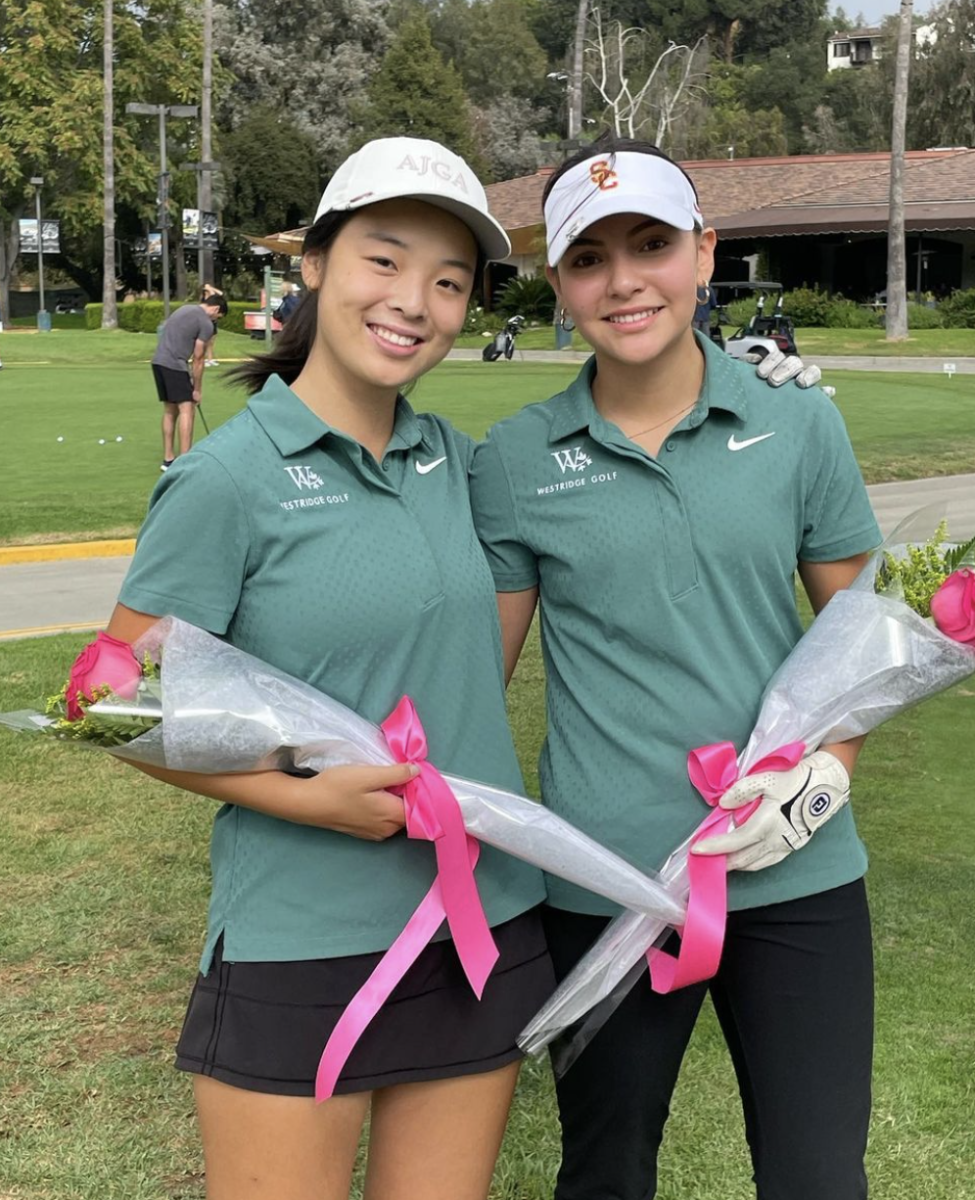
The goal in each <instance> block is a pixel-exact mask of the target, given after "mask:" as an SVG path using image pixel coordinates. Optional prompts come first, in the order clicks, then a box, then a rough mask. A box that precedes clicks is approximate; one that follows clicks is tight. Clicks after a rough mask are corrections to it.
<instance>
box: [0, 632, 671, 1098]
mask: <svg viewBox="0 0 975 1200" xmlns="http://www.w3.org/2000/svg"><path fill="white" fill-rule="evenodd" d="M140 663H141V664H142V665H141V666H140ZM72 714H74V717H73V718H72ZM0 723H4V724H8V725H12V726H13V727H15V728H17V729H28V730H32V731H34V732H39V733H41V734H45V735H48V736H54V737H57V738H63V739H69V740H71V741H73V742H75V743H76V744H81V745H89V746H95V747H100V748H102V749H106V750H108V751H109V752H110V753H112V754H114V755H116V756H117V757H119V758H123V759H127V760H129V761H131V762H136V763H143V764H146V765H151V766H157V767H164V768H168V769H170V770H176V771H191V772H202V773H205V774H223V773H230V772H248V771H266V770H274V769H278V770H282V769H297V770H302V769H310V770H312V771H315V772H320V771H324V770H327V769H329V768H332V767H340V766H348V765H355V764H359V765H367V766H392V765H394V764H395V763H402V762H410V763H414V764H415V765H416V766H417V767H418V768H419V770H418V773H417V774H416V776H415V777H414V778H413V779H412V780H411V782H410V783H408V784H407V785H406V786H405V789H404V806H405V811H406V827H407V833H408V834H409V836H412V837H420V838H425V839H427V840H429V841H432V842H433V844H434V848H435V852H436V859H437V868H438V874H437V878H436V880H435V882H434V884H433V886H432V887H431V890H430V892H429V893H428V894H427V897H426V898H425V899H424V901H423V902H422V903H421V905H420V907H419V908H418V909H417V910H416V912H415V913H414V914H413V917H411V918H410V921H409V922H408V924H407V927H406V929H405V930H404V932H403V934H401V935H400V937H399V938H398V939H397V941H396V943H394V945H393V947H391V949H390V952H389V953H388V955H387V957H386V958H384V959H383V961H382V962H381V963H380V966H379V968H377V976H381V978H380V979H378V981H376V982H373V980H370V981H369V982H367V984H366V985H365V987H364V988H363V990H362V992H361V993H360V996H357V997H356V999H355V1000H354V1001H353V1002H352V1004H350V1006H349V1007H348V1009H347V1010H346V1014H345V1015H344V1016H343V1018H342V1021H341V1022H340V1025H339V1027H338V1028H337V1029H336V1031H335V1033H334V1034H333V1037H332V1040H331V1041H330V1043H329V1048H328V1049H327V1050H326V1056H324V1057H323V1061H322V1065H321V1067H320V1072H319V1086H318V1093H317V1094H318V1096H319V1098H324V1097H325V1096H327V1095H328V1094H330V1090H331V1086H332V1085H333V1084H334V1080H335V1077H336V1076H337V1073H338V1071H339V1070H340V1069H341V1066H342V1063H343V1062H344V1061H345V1057H346V1056H347V1054H348V1053H349V1051H350V1050H351V1048H352V1045H353V1044H354V1042H355V1039H356V1038H357V1037H358V1035H359V1034H360V1033H361V1031H362V1029H363V1028H364V1027H365V1025H366V1024H367V1023H368V1021H369V1020H370V1019H371V1017H372V1016H373V1015H375V1012H376V1011H377V1009H378V1007H379V1006H380V1005H381V1004H382V1002H383V1000H384V998H385V996H387V995H388V994H389V992H390V991H391V990H392V988H393V987H394V986H395V984H396V982H397V981H398V979H399V978H401V977H402V974H403V973H404V972H405V970H406V969H407V968H408V967H409V965H410V963H411V962H412V961H413V959H415V957H416V955H417V954H418V953H419V952H420V950H421V949H422V947H423V946H424V945H426V943H427V942H428V941H429V940H430V938H432V937H433V935H434V934H435V933H436V931H437V929H438V928H439V926H440V925H441V924H442V923H443V921H444V919H446V920H447V921H448V924H449V925H450V929H451V932H452V933H453V935H454V941H455V944H456V945H457V950H458V954H459V956H460V958H461V961H462V963H463V965H464V968H465V971H466V972H467V976H468V979H469V980H470V982H471V985H472V987H473V988H474V990H475V991H476V992H477V993H478V994H480V990H481V988H482V987H483V984H484V981H485V979H486V978H487V975H488V974H489V973H490V970H491V967H492V966H493V963H494V960H495V958H496V950H495V948H494V944H493V940H492V938H491V935H490V930H489V929H488V928H487V924H486V920H485V917H484V913H483V910H482V909H481V907H480V901H479V898H478V896H477V890H476V884H475V879H474V866H475V864H476V862H477V854H478V845H477V843H478V842H479V841H483V842H487V843H488V844H490V845H493V846H495V847H497V848H499V849H501V850H505V851H506V852H508V853H509V854H512V855H514V856H515V857H517V858H521V859H524V860H526V861H527V862H530V863H533V864H535V865H536V866H539V867H541V868H542V869H543V870H546V871H550V872H552V873H554V874H556V875H561V876H563V877H564V878H566V879H569V880H571V881H572V882H574V883H577V884H578V885H579V886H581V887H584V888H588V889H589V890H591V891H594V892H597V893H599V894H601V895H604V896H607V897H609V898H610V899H612V900H614V901H615V902H616V903H618V904H621V905H623V906H624V907H627V908H629V909H631V910H636V911H639V912H643V913H647V914H653V915H654V917H655V919H658V920H661V921H664V922H675V921H678V922H679V921H680V920H681V919H682V917H683V909H682V907H681V906H680V904H679V903H678V902H676V901H675V900H674V899H672V898H671V896H670V894H669V893H668V892H667V891H666V890H665V889H664V888H663V887H661V886H660V884H659V883H658V882H657V881H656V880H655V879H654V878H652V877H649V876H647V875H644V874H643V873H642V872H641V871H639V870H637V869H636V868H635V867H633V866H631V865H630V864H629V863H627V862H625V861H624V860H623V859H621V858H620V857H619V856H618V855H616V854H614V853H613V852H611V851H609V850H607V849H606V848H605V847H603V846H600V845H599V844H598V843H597V842H595V841H593V840H592V839H591V838H589V837H587V836H586V835H585V834H583V833H581V832H580V831H579V830H577V829H576V828H575V827H574V826H572V825H570V824H568V822H566V821H564V820H562V819H561V818H560V817H557V816H555V814H553V813H550V812H549V811H548V810H547V809H545V808H543V807H542V806H541V805H539V804H536V803H534V802H533V801H531V800H527V799H525V798H524V797H523V796H518V795H515V794H514V793H512V792H507V791H503V790H501V789H499V788H494V787H491V786H489V785H487V784H482V783H476V782H474V781H472V780H468V779H460V778H457V777H455V776H449V775H446V776H442V775H440V773H439V772H438V771H437V770H436V768H435V767H434V766H433V764H431V763H430V762H429V761H428V760H427V751H426V740H425V738H424V735H423V730H422V726H421V725H420V722H419V717H418V715H417V713H416V712H415V710H414V709H413V706H412V704H411V703H410V702H409V700H408V699H407V698H406V697H404V699H403V700H402V701H401V702H400V704H399V705H398V706H397V708H396V709H395V710H394V712H393V713H392V714H391V715H390V717H389V718H387V720H386V721H385V722H384V723H383V728H382V729H380V728H379V727H377V726H376V725H373V724H371V723H370V722H368V721H366V720H364V719H363V718H361V717H359V716H358V715H357V714H356V713H354V712H352V711H351V710H350V709H348V708H346V707H345V706H344V705H342V704H339V703H338V702H337V701H335V700H332V699H331V698H330V697H328V696H326V695H324V694H323V693H321V692H319V691H317V690H316V689H315V688H313V687H311V686H309V685H308V684H305V683H303V682H302V681H301V680H298V679H295V678H293V677H292V676H290V675H287V674H286V673H285V672H283V671H279V670H277V669H276V668H274V667H272V666H269V665H268V664H267V663H263V662H261V661H259V660H258V659H256V658H254V657H252V656H251V655H249V654H246V653H244V652H243V651H241V650H238V649H237V648H235V647H234V646H231V645H229V644H228V643H226V642H224V641H221V640H220V639H219V638H216V637H214V636H213V635H211V634H209V633H207V632H205V631H204V630H202V629H197V628H196V627H194V626H192V625H188V624H186V623H185V622H182V621H179V620H176V619H175V618H172V617H168V618H165V619H164V620H162V621H159V622H157V624H156V625H154V626H153V627H152V628H151V629H150V630H149V631H148V632H147V633H146V634H145V635H144V636H143V637H142V638H141V639H140V640H139V641H138V642H137V643H136V644H135V646H134V647H132V648H130V647H129V646H128V645H127V644H126V643H124V642H118V641H117V640H116V639H114V638H110V637H108V636H107V635H105V634H99V636H98V638H97V639H96V640H95V642H94V643H93V644H92V645H91V646H89V647H88V648H87V649H86V650H85V651H84V652H83V653H82V655H81V657H80V658H79V660H78V661H77V663H76V664H75V667H74V668H73V670H72V673H71V678H70V680H69V682H68V683H67V684H66V685H65V688H63V689H62V691H61V692H60V693H59V694H58V695H57V696H55V697H52V699H51V700H50V701H49V703H48V712H47V715H45V716H42V715H41V714H38V713H32V712H29V713H8V714H0ZM471 736H476V731H475V730H472V731H471ZM360 997H364V998H363V999H362V1001H361V1002H360ZM330 1051H331V1053H330Z"/></svg>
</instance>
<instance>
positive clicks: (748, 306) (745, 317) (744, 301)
mask: <svg viewBox="0 0 975 1200" xmlns="http://www.w3.org/2000/svg"><path fill="white" fill-rule="evenodd" d="M718 294H719V295H720V292H719V293H718ZM721 307H722V308H723V309H724V311H725V312H726V313H727V314H728V324H729V325H734V326H735V327H736V328H737V327H738V326H739V325H747V324H748V322H749V321H750V320H751V318H752V317H753V316H754V314H755V297H754V296H752V297H750V298H749V297H748V296H743V297H742V298H741V299H740V300H732V301H731V302H730V303H729V304H723V305H722V306H721Z"/></svg>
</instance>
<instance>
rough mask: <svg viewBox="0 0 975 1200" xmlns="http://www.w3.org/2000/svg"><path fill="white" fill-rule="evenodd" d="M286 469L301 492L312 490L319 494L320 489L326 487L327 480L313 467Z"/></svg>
mask: <svg viewBox="0 0 975 1200" xmlns="http://www.w3.org/2000/svg"><path fill="white" fill-rule="evenodd" d="M284 469H285V470H286V471H287V472H288V474H289V475H290V476H291V482H292V483H293V484H294V485H295V486H296V487H297V488H298V490H299V491H301V489H302V488H311V489H312V491H316V492H317V491H318V489H319V488H320V487H324V486H325V480H324V479H322V477H321V475H319V474H317V473H316V472H315V471H313V470H312V469H311V467H285V468H284Z"/></svg>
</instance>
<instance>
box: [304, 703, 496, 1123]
mask: <svg viewBox="0 0 975 1200" xmlns="http://www.w3.org/2000/svg"><path fill="white" fill-rule="evenodd" d="M382 729H383V733H385V735H386V740H387V742H388V744H389V748H390V750H391V751H392V753H393V756H394V757H395V758H396V760H397V762H413V763H417V765H418V766H419V768H420V773H419V774H418V775H417V776H416V777H415V778H414V779H412V780H410V782H409V783H407V784H405V785H404V787H403V788H402V789H398V788H397V789H392V790H396V791H400V790H401V791H402V793H403V797H404V804H405V807H406V832H407V834H408V836H409V837H413V838H424V839H426V840H427V841H432V842H433V844H434V851H435V853H436V856H437V878H436V879H435V880H434V882H433V885H432V887H431V888H430V890H429V891H428V892H427V894H426V895H425V896H424V898H423V900H422V901H421V902H420V905H419V907H418V908H417V909H416V911H415V912H414V913H413V915H412V916H411V917H410V919H409V921H408V922H407V923H406V927H405V928H404V929H403V932H402V933H401V934H400V935H399V937H398V938H397V939H396V941H395V942H393V944H392V945H391V946H390V948H389V949H388V950H387V951H386V953H385V954H384V955H383V957H382V959H381V960H380V961H379V964H378V965H377V966H376V968H375V969H374V970H373V972H372V974H371V975H370V976H369V978H368V979H367V980H366V982H365V983H364V984H363V985H362V987H361V988H360V989H359V990H358V992H356V994H355V996H353V998H352V1000H351V1001H350V1003H349V1004H348V1006H347V1007H346V1009H345V1012H343V1014H342V1016H341V1017H340V1018H339V1021H338V1023H337V1024H336V1026H335V1028H334V1029H333V1030H332V1034H331V1036H330V1037H329V1039H328V1042H327V1044H326V1046H325V1049H324V1051H323V1053H322V1057H321V1059H320V1061H319V1064H318V1071H317V1073H316V1076H315V1099H316V1100H317V1101H318V1102H321V1101H322V1100H327V1099H328V1098H329V1097H330V1096H331V1095H332V1092H333V1091H334V1088H335V1084H336V1081H337V1080H338V1077H339V1075H340V1074H341V1072H342V1068H343V1067H344V1066H345V1064H346V1062H347V1060H348V1058H349V1055H350V1054H351V1053H352V1050H353V1049H354V1047H355V1045H356V1043H357V1042H358V1040H359V1038H360V1037H361V1036H362V1034H363V1032H364V1031H365V1029H366V1027H367V1026H368V1025H369V1023H370V1021H372V1019H373V1017H375V1015H376V1013H378V1012H379V1010H380V1009H381V1008H382V1006H383V1005H384V1004H385V1003H386V1001H387V1000H388V999H389V997H390V995H391V993H392V992H393V990H394V989H395V987H396V985H397V984H398V983H399V982H400V980H401V979H402V978H403V976H404V975H405V974H406V972H407V971H408V970H409V969H410V967H411V966H412V965H413V963H414V962H416V960H417V958H418V957H419V955H420V953H421V952H422V950H423V949H424V948H425V947H426V946H427V945H429V943H430V941H431V939H432V938H433V936H434V934H435V933H436V932H437V930H438V929H439V928H440V926H441V925H442V924H443V921H444V918H446V920H447V924H448V926H449V928H450V933H451V937H452V938H453V941H454V946H455V948H456V950H457V956H458V958H459V959H460V961H461V965H462V966H463V968H464V974H465V975H466V976H467V980H468V982H469V983H470V985H471V987H472V989H473V990H474V993H475V995H476V996H477V998H478V999H479V1000H480V998H481V996H482V994H483V992H484V987H485V984H486V983H487V980H488V977H489V976H490V974H491V971H492V970H493V969H494V964H495V963H496V962H497V960H498V948H497V946H496V945H495V942H494V937H493V936H492V934H491V930H490V927H489V926H488V923H487V917H486V916H485V915H484V908H483V906H482V904H481V899H480V896H479V895H478V891H477V883H476V881H475V879H474V868H475V866H476V865H477V860H478V856H479V854H480V845H479V844H478V842H477V840H476V839H475V838H472V837H469V836H468V834H467V831H466V830H465V828H464V819H463V817H462V815H461V812H460V807H459V806H458V804H457V800H456V798H455V796H454V794H453V792H452V791H451V790H450V788H449V787H448V786H447V784H446V782H445V781H444V779H443V776H441V774H440V773H439V771H437V769H436V768H435V767H434V766H433V765H432V764H431V763H429V762H427V757H426V756H427V742H426V736H425V735H424V732H423V726H422V725H421V724H420V719H419V717H418V716H417V713H416V709H415V708H414V707H413V702H412V701H411V700H410V699H409V697H408V696H404V697H403V699H402V700H400V702H399V704H398V705H397V706H396V708H395V709H394V710H393V712H392V713H391V714H390V715H389V717H387V718H386V720H385V721H384V722H383V725H382Z"/></svg>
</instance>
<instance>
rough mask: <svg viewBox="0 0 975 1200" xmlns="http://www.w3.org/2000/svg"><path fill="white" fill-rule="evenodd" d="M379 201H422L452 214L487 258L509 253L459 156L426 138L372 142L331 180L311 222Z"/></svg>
mask: <svg viewBox="0 0 975 1200" xmlns="http://www.w3.org/2000/svg"><path fill="white" fill-rule="evenodd" d="M380 200H423V201H425V202H426V203H427V204H433V205H435V206H436V207H437V208H443V209H446V211H447V212H449V213H453V214H454V216H455V217H457V218H459V219H460V220H461V221H463V222H464V224H465V225H466V226H467V227H468V229H470V231H471V233H473V235H474V237H475V238H476V239H477V243H478V245H479V246H480V247H481V249H482V250H483V251H484V253H485V255H486V256H487V257H488V258H490V259H495V260H497V259H502V258H507V257H508V255H509V254H510V253H511V243H510V242H509V241H508V235H507V234H506V233H505V231H504V229H503V228H502V226H501V225H499V224H498V222H497V221H496V220H495V219H494V217H492V216H491V214H490V213H489V212H488V203H487V196H486V195H485V194H484V188H483V187H482V185H481V181H480V180H479V179H478V178H477V176H476V175H475V174H474V172H473V171H472V170H471V169H470V167H469V166H468V165H467V163H466V162H465V161H464V160H463V159H462V158H461V157H460V155H458V154H454V153H453V152H452V151H450V150H448V149H447V148H446V146H441V145H440V143H439V142H431V141H427V140H426V139H425V138H409V137H391V138H377V139H376V140H375V141H373V142H366V144H365V145H364V146H363V147H362V148H361V149H360V150H357V151H356V152H355V154H350V155H349V157H348V158H347V159H346V160H345V162H344V163H342V165H341V166H340V167H339V169H338V170H337V171H336V172H335V174H334V175H333V176H332V178H331V180H330V181H329V184H328V187H327V188H326V189H325V192H324V194H323V196H322V198H321V200H320V201H319V204H318V211H317V212H316V213H315V220H316V221H317V220H318V218H319V217H320V216H322V215H323V214H325V213H328V212H348V211H350V210H351V209H356V208H365V206H366V205H367V204H378V203H379V201H380Z"/></svg>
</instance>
